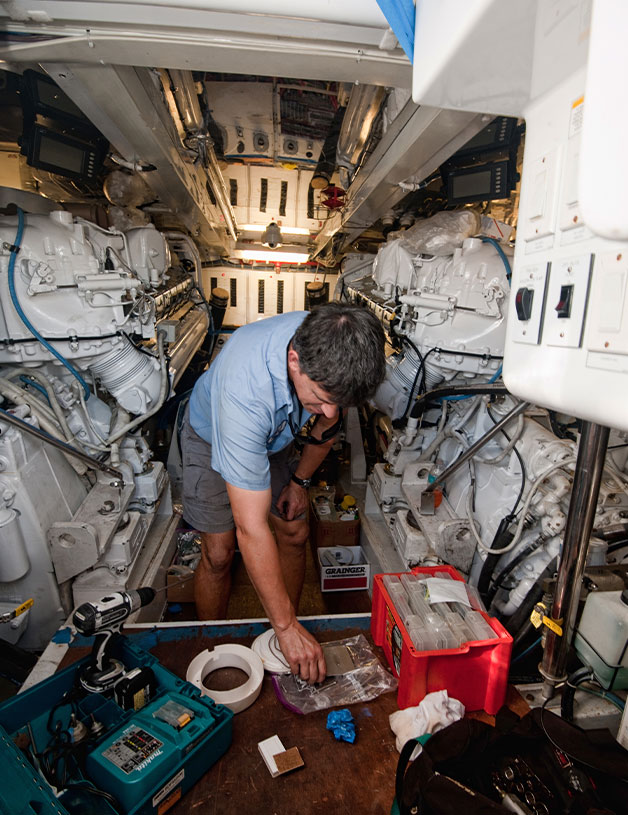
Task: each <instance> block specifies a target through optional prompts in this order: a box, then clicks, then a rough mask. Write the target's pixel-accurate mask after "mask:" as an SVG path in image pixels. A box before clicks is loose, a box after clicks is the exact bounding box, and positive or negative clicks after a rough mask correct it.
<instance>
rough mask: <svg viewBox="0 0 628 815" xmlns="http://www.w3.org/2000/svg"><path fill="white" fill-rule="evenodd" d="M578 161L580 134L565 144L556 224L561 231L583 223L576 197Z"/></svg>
mask: <svg viewBox="0 0 628 815" xmlns="http://www.w3.org/2000/svg"><path fill="white" fill-rule="evenodd" d="M579 159H580V133H578V134H576V135H575V136H573V137H572V138H571V139H569V141H568V142H567V149H566V150H565V162H564V167H563V180H562V185H561V196H560V211H559V216H558V224H559V226H560V228H561V229H562V230H563V231H565V232H566V231H567V230H569V229H575V228H576V227H578V226H582V224H583V223H584V221H583V218H582V212H581V211H580V202H579V196H578V161H579Z"/></svg>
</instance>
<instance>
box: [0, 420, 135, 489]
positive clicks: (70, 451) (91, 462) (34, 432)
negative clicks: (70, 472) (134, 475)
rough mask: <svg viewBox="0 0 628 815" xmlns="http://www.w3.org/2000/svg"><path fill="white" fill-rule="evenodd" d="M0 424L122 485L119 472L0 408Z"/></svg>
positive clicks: (122, 481) (122, 479)
mask: <svg viewBox="0 0 628 815" xmlns="http://www.w3.org/2000/svg"><path fill="white" fill-rule="evenodd" d="M0 422H6V423H7V424H10V425H13V427H17V428H18V430H22V431H24V432H25V433H30V435H31V436H35V438H37V439H41V441H43V442H45V443H46V444H50V445H52V446H53V447H56V448H57V450H61V452H62V453H66V455H68V456H74V458H78V459H79V460H80V461H83V462H85V464H87V465H88V466H90V467H92V469H94V470H100V471H101V472H103V473H108V474H109V475H110V476H112V477H113V478H115V480H116V481H119V482H120V484H123V483H124V476H123V475H122V473H121V472H120V471H119V470H116V469H115V468H114V467H110V466H109V465H108V464H103V463H102V462H101V461H98V459H96V458H92V456H88V455H87V453H84V452H83V451H82V450H77V449H76V447H72V445H71V444H68V443H67V442H64V441H61V439H56V438H55V437H54V436H49V435H48V433H44V432H43V430H40V429H39V428H37V427H33V425H32V424H29V423H28V422H25V421H24V420H23V419H20V418H19V416H14V415H13V414H12V413H9V412H8V411H6V410H3V409H2V408H0Z"/></svg>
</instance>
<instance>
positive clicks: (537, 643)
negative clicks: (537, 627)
mask: <svg viewBox="0 0 628 815" xmlns="http://www.w3.org/2000/svg"><path fill="white" fill-rule="evenodd" d="M540 642H541V638H540V637H539V638H538V640H534V642H533V643H532V645H528V647H527V648H526V649H525V651H522V652H521V653H520V654H518V655H517V656H516V657H515V658H514V659H513V660H512V661H511V664H513V663H515V662H518V661H519V660H520V659H523V657H524V656H525V655H526V654H529V653H530V651H531V650H532V649H533V648H536V646H537V645H539V644H540Z"/></svg>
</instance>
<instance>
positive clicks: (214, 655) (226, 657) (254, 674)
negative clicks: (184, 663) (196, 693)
mask: <svg viewBox="0 0 628 815" xmlns="http://www.w3.org/2000/svg"><path fill="white" fill-rule="evenodd" d="M220 668H239V669H240V670H241V671H244V672H245V673H246V674H247V675H248V677H249V678H248V680H247V681H246V682H245V683H244V684H243V685H238V687H237V688H232V689H231V690H220V691H219V690H209V689H208V688H206V687H205V685H204V680H205V679H206V677H207V676H209V674H210V673H213V672H214V671H217V670H219V669H220ZM185 678H186V679H187V681H188V682H191V683H192V684H193V685H195V686H196V687H197V688H198V689H199V690H200V692H201V693H202V694H203V696H209V697H211V698H212V699H213V700H214V702H216V704H218V705H224V706H225V707H228V708H229V709H230V710H232V711H233V712H234V713H240V712H241V711H242V710H246V708H247V707H250V705H252V704H253V702H254V701H255V700H256V699H257V697H258V696H259V693H260V690H261V689H262V680H263V679H264V666H263V665H262V660H261V659H260V658H259V657H258V655H257V654H256V653H254V652H253V651H252V650H251V649H250V648H247V647H246V646H244V645H236V644H235V643H234V644H232V645H231V644H226V645H216V646H215V647H214V648H213V649H212V650H211V651H210V650H209V649H208V650H207V651H201V653H200V654H197V655H196V656H195V657H194V659H193V660H192V662H190V664H189V665H188V669H187V672H186V674H185Z"/></svg>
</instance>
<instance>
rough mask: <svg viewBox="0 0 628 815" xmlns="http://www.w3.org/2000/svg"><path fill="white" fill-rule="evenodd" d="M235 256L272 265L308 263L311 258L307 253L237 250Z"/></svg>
mask: <svg viewBox="0 0 628 815" xmlns="http://www.w3.org/2000/svg"><path fill="white" fill-rule="evenodd" d="M233 256H234V257H235V258H240V259H241V260H262V261H270V262H271V263H307V261H308V258H309V255H308V254H307V253H306V252H277V251H275V252H272V251H271V252H264V251H262V250H261V249H236V250H235V251H234V253H233Z"/></svg>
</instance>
